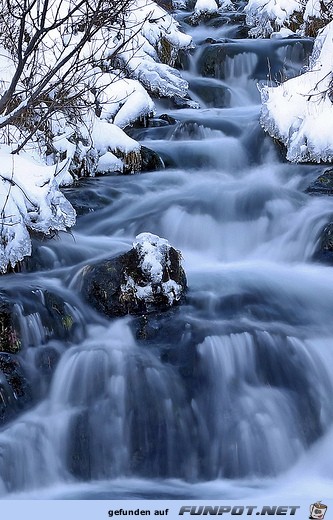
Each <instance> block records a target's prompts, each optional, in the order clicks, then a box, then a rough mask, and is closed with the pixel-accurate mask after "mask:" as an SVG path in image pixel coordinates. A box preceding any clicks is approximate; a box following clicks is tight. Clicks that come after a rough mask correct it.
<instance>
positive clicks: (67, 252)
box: [0, 13, 333, 498]
mask: <svg viewBox="0 0 333 520" xmlns="http://www.w3.org/2000/svg"><path fill="white" fill-rule="evenodd" d="M233 14H234V16H235V18H236V13H233ZM233 14H232V13H231V14H230V15H229V23H224V24H222V25H221V26H220V27H219V26H218V24H217V27H215V28H214V27H211V26H210V25H209V24H208V25H207V26H202V25H201V26H199V27H196V28H190V27H187V30H189V31H192V34H193V38H194V40H195V42H196V45H197V46H196V50H195V51H194V52H193V55H192V56H191V58H190V60H189V63H188V64H187V65H186V67H185V70H184V71H183V74H184V76H185V77H186V78H187V79H188V81H189V83H190V92H191V95H192V98H193V99H194V100H196V101H198V102H199V103H200V106H201V108H200V109H190V108H184V109H169V110H168V114H169V115H171V116H173V117H175V118H176V119H177V123H176V124H173V125H166V126H159V127H155V128H145V129H138V130H136V134H135V136H136V137H137V138H138V139H140V140H141V141H142V142H143V143H144V144H145V145H146V146H148V147H150V148H152V149H154V150H156V151H157V152H158V153H159V154H160V155H161V156H162V157H163V160H164V161H165V163H166V165H167V169H166V170H164V171H159V172H153V173H147V174H143V175H135V176H127V177H124V176H117V177H115V176H108V177H100V178H96V179H88V180H83V181H82V183H81V186H79V187H76V188H73V189H67V190H66V192H67V195H68V197H69V198H70V200H72V201H73V203H75V202H76V203H78V204H79V208H80V211H81V213H82V215H81V216H79V218H78V224H77V226H76V228H75V229H74V231H73V235H65V234H63V235H61V236H60V237H59V238H58V239H56V240H52V241H46V242H44V243H40V244H39V248H38V252H37V256H36V258H37V260H36V265H37V267H36V268H35V269H33V270H32V271H31V272H26V273H21V274H16V275H8V276H6V277H5V278H3V279H2V281H3V288H4V289H5V290H6V291H7V294H12V295H15V294H16V295H20V297H19V299H18V301H17V302H16V312H17V317H18V320H19V324H20V328H21V331H23V346H24V350H23V353H22V356H23V359H24V363H25V368H26V370H27V372H29V373H30V374H32V377H33V380H34V381H35V390H34V392H35V397H36V402H37V404H36V405H35V406H34V407H33V408H32V409H30V410H28V411H26V412H25V413H23V414H21V415H20V416H18V417H17V418H16V419H14V420H12V422H10V423H9V424H7V425H6V426H5V427H3V428H2V430H1V431H0V454H1V456H0V476H1V484H0V491H1V494H2V496H3V497H9V498H13V497H17V498H159V497H164V498H181V497H183V498H184V497H186V498H210V497H215V498H235V497H237V498H245V497H250V496H256V495H257V494H259V493H262V492H263V491H265V496H269V495H274V494H275V493H279V492H283V493H284V494H285V495H288V494H290V493H291V491H290V489H289V485H290V483H291V482H292V483H293V487H294V496H303V495H304V496H308V495H307V494H308V493H309V489H311V490H312V491H313V492H314V490H315V489H316V486H317V487H318V489H320V490H321V492H322V493H323V495H326V496H332V487H331V483H332V478H333V470H332V467H333V455H332V450H331V449H329V446H330V444H331V443H332V440H333V428H332V420H333V409H332V405H331V402H332V392H333V373H332V368H331V367H332V366H333V321H332V308H333V270H332V268H331V267H329V266H324V265H319V264H316V263H314V262H313V260H312V255H313V253H314V251H315V249H316V247H317V245H318V240H319V236H320V232H321V230H322V229H323V227H324V226H325V224H326V223H327V222H328V221H329V220H330V218H331V215H332V213H333V201H332V200H330V198H328V197H321V198H315V197H310V196H308V195H306V194H304V189H305V188H306V186H307V185H308V184H309V183H310V182H311V181H312V180H313V179H314V178H316V176H317V175H318V174H319V173H320V171H321V169H320V167H316V166H309V165H308V166H306V165H291V164H287V163H286V162H284V160H283V159H282V155H280V153H279V150H278V148H277V147H276V146H275V145H274V143H273V142H272V141H271V140H270V138H268V137H267V136H265V135H264V134H263V132H262V130H261V129H260V126H259V123H258V118H259V111H260V96H259V92H258V87H257V83H258V81H259V82H260V81H272V79H275V78H276V79H279V78H281V77H291V76H293V75H294V74H297V73H298V72H299V70H300V69H301V68H302V67H303V66H304V64H305V62H306V57H307V56H308V54H309V52H310V51H311V44H312V42H311V41H310V40H298V39H291V40H269V41H253V40H247V39H242V38H238V37H237V35H238V34H239V28H240V25H239V22H237V23H236V22H235V23H233V21H232V20H233V18H232V16H233ZM182 16H184V15H182ZM207 38H210V40H207ZM212 38H213V40H212ZM163 110H165V108H164V107H163V106H162V105H161V107H160V108H159V112H160V113H161V112H162V111H163ZM78 201H79V202H78ZM145 231H148V232H151V233H155V234H158V235H160V236H162V237H165V238H167V239H168V240H169V241H170V242H171V244H172V245H173V246H175V247H176V248H178V249H179V250H181V252H182V255H183V258H184V267H185V270H186V273H187V277H188V285H189V290H188V295H187V300H186V303H185V304H184V305H182V306H181V307H178V308H175V309H173V310H170V311H169V312H167V313H165V314H162V315H159V316H154V317H151V319H150V320H149V322H148V326H147V328H146V332H145V338H143V337H142V334H140V330H141V325H142V324H141V323H140V319H138V318H131V317H127V318H122V319H115V320H107V319H104V318H103V317H101V316H99V315H97V314H96V313H95V312H94V311H93V310H92V309H91V308H90V307H89V306H88V305H87V304H86V303H84V302H83V301H82V300H81V298H80V295H79V294H77V293H76V290H75V284H74V283H73V279H74V278H75V275H76V273H77V272H78V271H79V269H80V268H81V266H82V265H85V264H86V263H88V262H90V263H93V262H95V261H96V260H99V259H101V258H103V257H104V258H106V257H108V256H111V255H115V254H118V253H120V252H124V251H126V250H128V249H129V248H130V247H131V243H132V241H133V239H134V237H135V236H136V235H137V234H138V233H141V232H145ZM45 290H47V291H53V293H55V294H57V296H58V297H59V298H61V300H62V301H63V302H65V306H66V308H67V311H68V312H69V313H70V316H71V319H72V321H73V322H74V324H75V327H76V329H75V333H74V334H73V335H72V336H71V337H70V338H66V341H64V338H62V337H59V334H58V336H57V334H53V336H52V337H51V336H50V333H49V331H48V330H47V328H45V324H44V321H43V320H44V318H43V316H42V315H41V314H40V310H39V303H38V302H42V300H43V291H45ZM50 347H51V348H52V352H53V354H54V359H55V360H56V361H55V363H54V364H55V369H54V370H53V371H51V372H50V374H45V378H44V379H43V378H42V379H41V378H40V376H37V375H36V364H37V365H38V362H39V361H38V360H40V359H41V358H42V357H43V355H44V354H45V353H47V352H50V351H49V350H47V349H50ZM329 490H330V491H329ZM328 493H330V495H329V494H328ZM321 496H322V495H320V497H321Z"/></svg>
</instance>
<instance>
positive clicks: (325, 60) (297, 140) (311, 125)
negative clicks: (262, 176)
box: [261, 22, 333, 162]
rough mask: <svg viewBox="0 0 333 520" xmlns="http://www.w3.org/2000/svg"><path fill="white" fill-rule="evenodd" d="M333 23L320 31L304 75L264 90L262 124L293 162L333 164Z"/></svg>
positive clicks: (262, 93)
mask: <svg viewBox="0 0 333 520" xmlns="http://www.w3.org/2000/svg"><path fill="white" fill-rule="evenodd" d="M332 71H333V22H331V23H330V24H328V25H327V26H326V27H325V28H324V29H323V30H321V31H320V33H319V35H318V37H317V39H316V41H315V46H314V50H313V53H312V58H311V60H310V66H309V68H308V70H307V72H305V73H304V74H302V75H301V76H298V77H296V78H293V79H290V80H288V81H286V82H285V83H282V84H281V85H279V86H277V87H267V86H266V87H264V88H263V89H262V91H261V96H262V101H263V108H262V113H261V124H262V126H263V127H264V129H265V130H266V131H267V132H269V134H270V135H271V136H273V137H275V138H277V139H279V140H281V141H282V142H283V143H284V144H285V145H286V147H287V159H288V160H290V161H314V162H320V161H328V162H332V161H333V104H332V101H331V99H330V96H329V87H330V84H331V82H332Z"/></svg>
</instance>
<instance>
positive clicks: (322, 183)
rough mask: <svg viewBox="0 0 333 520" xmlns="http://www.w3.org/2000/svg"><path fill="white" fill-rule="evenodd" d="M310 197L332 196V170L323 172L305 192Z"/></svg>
mask: <svg viewBox="0 0 333 520" xmlns="http://www.w3.org/2000/svg"><path fill="white" fill-rule="evenodd" d="M305 193H309V194H310V195H333V168H330V169H329V170H325V171H324V173H322V174H321V175H319V177H317V179H316V180H315V181H314V182H312V183H311V184H310V186H309V187H308V188H307V189H306V190H305Z"/></svg>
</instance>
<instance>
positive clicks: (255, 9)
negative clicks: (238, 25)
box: [245, 0, 304, 38]
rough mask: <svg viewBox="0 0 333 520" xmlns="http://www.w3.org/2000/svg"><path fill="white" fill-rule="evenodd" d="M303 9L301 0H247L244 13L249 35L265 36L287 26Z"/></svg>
mask: <svg viewBox="0 0 333 520" xmlns="http://www.w3.org/2000/svg"><path fill="white" fill-rule="evenodd" d="M303 10H304V5H303V1H302V0H249V2H248V4H247V6H246V7H245V13H246V23H247V25H249V26H250V27H252V29H251V31H250V36H254V37H256V38H258V37H259V38H266V37H268V36H270V35H271V34H272V33H273V32H278V31H280V29H281V27H289V26H290V25H291V24H292V23H293V22H295V21H296V20H297V15H299V14H300V13H302V12H303Z"/></svg>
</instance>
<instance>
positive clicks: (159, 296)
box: [74, 233, 186, 316]
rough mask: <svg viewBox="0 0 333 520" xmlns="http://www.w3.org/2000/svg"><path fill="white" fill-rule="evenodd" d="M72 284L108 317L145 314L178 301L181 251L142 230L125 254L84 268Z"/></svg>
mask: <svg viewBox="0 0 333 520" xmlns="http://www.w3.org/2000/svg"><path fill="white" fill-rule="evenodd" d="M74 286H75V287H76V288H78V289H80V290H81V292H82V294H83V296H84V297H85V298H86V300H87V301H88V302H89V303H90V304H91V305H93V306H94V307H95V308H96V309H97V310H98V311H101V312H103V313H104V314H106V315H107V316H122V315H125V314H135V315H145V314H147V313H150V312H157V311H163V310H167V309H168V308H170V307H171V306H172V305H175V304H177V303H179V302H180V301H181V299H182V297H183V295H184V291H185V289H186V276H185V272H184V270H183V268H182V266H181V255H180V253H179V252H178V251H176V249H174V248H173V247H172V246H171V245H170V244H169V242H168V241H167V240H165V239H163V238H160V237H158V236H157V235H153V234H151V233H141V234H140V235H138V236H137V237H136V240H135V241H134V243H133V248H132V249H131V250H130V251H128V252H127V253H125V254H123V255H121V256H118V257H116V258H111V259H109V260H104V261H102V262H100V263H99V264H97V265H94V266H86V267H84V268H83V269H82V270H81V271H80V273H78V275H77V277H76V279H75V282H74Z"/></svg>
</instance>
